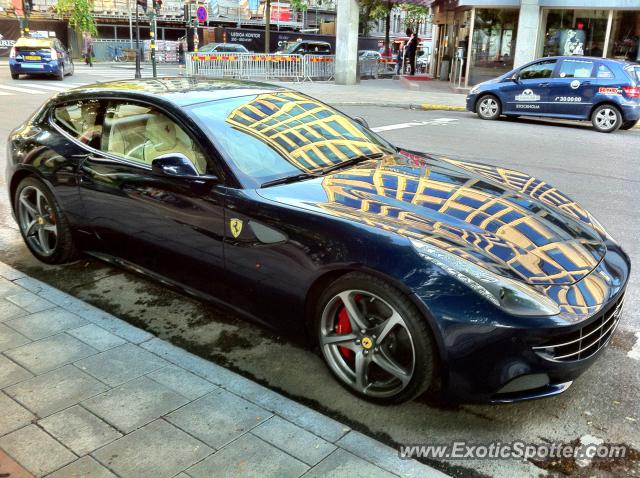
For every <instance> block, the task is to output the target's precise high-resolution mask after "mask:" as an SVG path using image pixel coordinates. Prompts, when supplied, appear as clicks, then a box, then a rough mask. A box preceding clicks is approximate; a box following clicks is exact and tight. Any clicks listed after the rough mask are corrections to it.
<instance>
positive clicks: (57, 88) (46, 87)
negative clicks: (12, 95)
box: [20, 82, 69, 91]
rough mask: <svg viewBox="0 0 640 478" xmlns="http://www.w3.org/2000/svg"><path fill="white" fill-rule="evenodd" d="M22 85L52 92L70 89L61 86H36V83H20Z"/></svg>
mask: <svg viewBox="0 0 640 478" xmlns="http://www.w3.org/2000/svg"><path fill="white" fill-rule="evenodd" d="M20 84H21V85H24V86H29V87H31V88H40V89H43V90H51V91H66V90H68V89H69V88H63V87H61V86H49V85H40V84H36V83H22V82H21V83H20Z"/></svg>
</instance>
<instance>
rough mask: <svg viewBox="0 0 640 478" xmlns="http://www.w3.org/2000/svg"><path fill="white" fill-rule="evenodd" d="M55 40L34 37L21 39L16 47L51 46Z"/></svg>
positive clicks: (17, 41) (16, 43)
mask: <svg viewBox="0 0 640 478" xmlns="http://www.w3.org/2000/svg"><path fill="white" fill-rule="evenodd" d="M53 40H54V38H32V37H20V38H18V39H17V40H16V42H15V46H31V47H41V46H51V44H52V43H53Z"/></svg>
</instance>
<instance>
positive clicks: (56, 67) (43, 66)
mask: <svg viewBox="0 0 640 478" xmlns="http://www.w3.org/2000/svg"><path fill="white" fill-rule="evenodd" d="M9 69H10V70H11V73H14V74H16V73H17V74H23V75H57V74H59V73H60V62H59V61H58V60H51V61H43V62H35V61H34V62H25V61H17V60H10V61H9Z"/></svg>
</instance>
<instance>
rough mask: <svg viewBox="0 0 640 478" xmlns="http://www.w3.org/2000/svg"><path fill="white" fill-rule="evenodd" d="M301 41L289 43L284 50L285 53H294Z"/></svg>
mask: <svg viewBox="0 0 640 478" xmlns="http://www.w3.org/2000/svg"><path fill="white" fill-rule="evenodd" d="M299 44H300V42H293V43H287V46H286V47H284V49H283V50H282V51H283V52H284V53H292V52H293V51H294V50H295V49H296V47H297V46H298V45H299Z"/></svg>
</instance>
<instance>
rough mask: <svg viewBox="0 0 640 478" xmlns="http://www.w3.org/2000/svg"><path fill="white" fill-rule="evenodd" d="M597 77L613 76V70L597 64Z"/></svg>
mask: <svg viewBox="0 0 640 478" xmlns="http://www.w3.org/2000/svg"><path fill="white" fill-rule="evenodd" d="M596 77H597V78H613V77H614V75H613V71H611V70H610V69H609V67H608V66H607V65H602V64H601V65H598V72H597V73H596Z"/></svg>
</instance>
